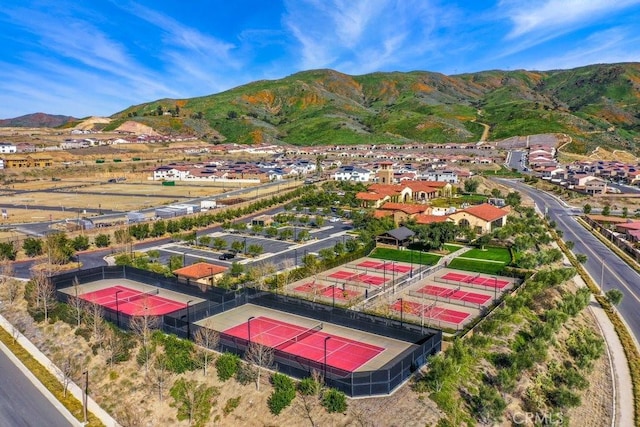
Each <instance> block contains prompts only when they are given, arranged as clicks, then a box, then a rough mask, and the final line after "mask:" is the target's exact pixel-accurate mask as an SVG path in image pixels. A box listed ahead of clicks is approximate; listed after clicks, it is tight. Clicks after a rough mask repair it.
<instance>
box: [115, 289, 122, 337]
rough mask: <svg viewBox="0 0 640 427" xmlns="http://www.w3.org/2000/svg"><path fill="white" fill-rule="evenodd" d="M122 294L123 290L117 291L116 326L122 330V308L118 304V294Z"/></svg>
mask: <svg viewBox="0 0 640 427" xmlns="http://www.w3.org/2000/svg"><path fill="white" fill-rule="evenodd" d="M120 292H122V289H120V290H119V291H116V324H117V325H118V328H120V306H119V304H118V294H119V293H120Z"/></svg>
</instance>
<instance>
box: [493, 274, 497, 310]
mask: <svg viewBox="0 0 640 427" xmlns="http://www.w3.org/2000/svg"><path fill="white" fill-rule="evenodd" d="M496 301H498V276H493V303H494V304H495V303H496Z"/></svg>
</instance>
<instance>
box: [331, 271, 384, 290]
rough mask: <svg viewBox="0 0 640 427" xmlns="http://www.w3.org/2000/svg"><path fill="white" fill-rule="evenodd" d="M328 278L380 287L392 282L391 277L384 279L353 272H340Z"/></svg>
mask: <svg viewBox="0 0 640 427" xmlns="http://www.w3.org/2000/svg"><path fill="white" fill-rule="evenodd" d="M328 277H331V278H332V279H337V280H346V281H349V282H360V283H366V284H368V285H374V286H380V285H382V284H383V283H385V282H388V281H389V280H391V277H389V278H384V277H380V276H374V275H372V274H367V273H352V272H351V271H344V270H339V271H336V272H334V273H331V274H329V276H328Z"/></svg>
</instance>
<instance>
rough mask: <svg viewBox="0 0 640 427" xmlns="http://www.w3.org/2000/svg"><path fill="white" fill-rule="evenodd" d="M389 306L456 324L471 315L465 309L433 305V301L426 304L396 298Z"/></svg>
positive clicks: (426, 317)
mask: <svg viewBox="0 0 640 427" xmlns="http://www.w3.org/2000/svg"><path fill="white" fill-rule="evenodd" d="M390 308H391V309H392V310H394V311H396V312H404V313H409V314H413V315H415V316H423V317H424V318H425V319H430V320H439V321H442V322H447V323H451V324H453V325H456V326H457V325H460V324H461V323H463V322H464V321H465V320H467V319H468V318H469V317H470V316H471V313H467V312H465V311H459V310H453V309H450V308H445V307H440V306H437V305H435V303H432V304H428V305H427V304H421V303H419V302H415V301H403V300H398V301H396V302H394V303H393V304H391V305H390Z"/></svg>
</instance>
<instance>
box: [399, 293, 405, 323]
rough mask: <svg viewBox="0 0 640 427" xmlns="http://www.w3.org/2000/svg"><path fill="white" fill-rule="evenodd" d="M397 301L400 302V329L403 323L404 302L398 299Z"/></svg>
mask: <svg viewBox="0 0 640 427" xmlns="http://www.w3.org/2000/svg"><path fill="white" fill-rule="evenodd" d="M398 301H400V327H402V324H403V322H404V301H402V298H398Z"/></svg>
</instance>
